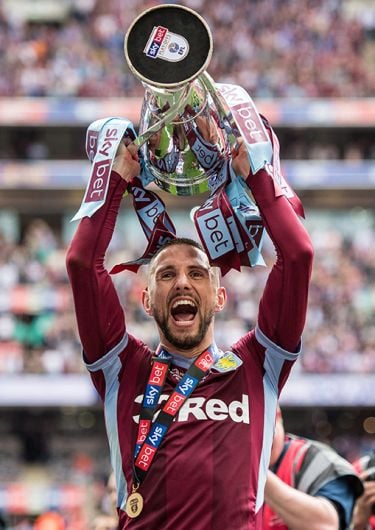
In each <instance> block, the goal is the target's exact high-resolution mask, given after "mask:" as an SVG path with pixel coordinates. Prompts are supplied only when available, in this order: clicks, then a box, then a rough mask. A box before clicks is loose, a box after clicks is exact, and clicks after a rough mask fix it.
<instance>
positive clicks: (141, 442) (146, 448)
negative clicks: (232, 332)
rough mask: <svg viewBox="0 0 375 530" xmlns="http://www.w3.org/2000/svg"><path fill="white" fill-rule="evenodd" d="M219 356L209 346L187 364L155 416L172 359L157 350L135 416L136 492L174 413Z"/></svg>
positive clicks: (134, 472)
mask: <svg viewBox="0 0 375 530" xmlns="http://www.w3.org/2000/svg"><path fill="white" fill-rule="evenodd" d="M219 356H220V352H219V351H218V349H217V347H215V346H210V347H209V348H208V349H207V350H205V351H203V352H202V353H201V354H200V355H199V356H198V357H197V359H196V360H195V361H194V362H193V363H192V364H191V365H190V368H189V369H188V370H187V371H186V372H185V375H184V376H183V377H182V379H181V380H180V381H179V383H178V384H177V385H176V387H175V389H174V391H173V392H172V394H171V395H170V396H169V398H168V400H167V401H166V402H165V403H164V404H163V406H162V407H161V409H160V410H159V412H158V415H157V417H155V416H154V414H155V410H156V407H157V406H158V403H159V398H160V395H161V393H162V390H163V386H164V383H165V380H166V377H167V373H168V369H169V365H170V363H171V359H172V356H171V355H170V354H169V353H168V352H167V351H166V350H164V349H160V351H159V352H158V353H157V356H156V357H155V360H154V362H153V365H152V368H151V372H150V375H149V378H148V381H147V385H146V389H145V392H144V396H143V401H142V406H141V411H140V416H139V424H138V435H137V441H136V445H135V450H134V466H133V475H134V476H133V481H134V486H133V489H134V487H135V488H136V489H137V488H138V486H139V484H140V483H141V482H142V481H143V480H144V478H145V476H146V475H147V472H148V471H149V469H150V466H151V464H152V462H153V460H154V458H155V455H156V453H157V451H158V449H159V447H160V444H161V443H162V441H163V440H164V438H165V436H166V434H167V432H168V429H169V427H170V426H171V424H172V422H173V420H174V418H175V417H176V414H177V413H178V411H179V410H180V409H181V407H182V405H183V404H184V403H185V402H186V400H187V399H188V398H189V397H190V396H191V394H192V392H193V391H194V389H195V388H196V387H197V385H198V384H199V382H200V381H201V380H202V379H203V377H204V376H205V375H206V374H207V373H208V372H209V371H210V369H211V368H212V366H213V365H214V364H215V362H216V361H217V360H218V358H219Z"/></svg>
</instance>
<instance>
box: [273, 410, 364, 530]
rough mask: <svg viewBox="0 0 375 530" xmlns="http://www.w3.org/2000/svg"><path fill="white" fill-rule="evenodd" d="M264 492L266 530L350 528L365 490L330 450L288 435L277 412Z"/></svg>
mask: <svg viewBox="0 0 375 530" xmlns="http://www.w3.org/2000/svg"><path fill="white" fill-rule="evenodd" d="M270 464H271V465H270V470H269V471H268V474H267V482H266V488H265V503H266V505H265V509H264V520H263V528H264V530H271V529H275V530H288V528H293V530H305V529H306V528H309V530H313V529H314V530H315V529H316V530H320V529H321V528H326V529H332V530H336V529H340V530H346V529H347V528H349V525H350V522H351V518H352V513H353V508H354V504H355V500H356V499H357V498H358V497H359V496H360V495H361V494H362V492H363V487H362V483H361V481H360V479H359V478H358V476H357V475H356V473H355V471H354V468H353V467H352V466H351V465H350V464H349V462H347V461H346V460H344V459H343V458H341V457H340V456H339V455H338V454H337V453H336V452H335V451H333V449H332V448H331V447H329V446H328V445H326V444H322V443H318V442H316V441H314V440H309V439H307V438H302V437H298V436H295V435H293V434H286V433H285V430H284V426H283V420H282V415H281V410H280V408H279V409H278V411H277V415H276V427H275V434H274V440H273V445H272V452H271V461H270Z"/></svg>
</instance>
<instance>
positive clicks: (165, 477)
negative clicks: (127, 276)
mask: <svg viewBox="0 0 375 530" xmlns="http://www.w3.org/2000/svg"><path fill="white" fill-rule="evenodd" d="M211 53H212V38H211V33H210V30H209V27H208V26H207V24H206V22H205V21H204V20H203V19H202V18H201V17H200V15H198V14H197V13H195V12H194V11H192V10H190V9H188V8H185V7H182V6H178V5H174V4H173V5H172V4H171V5H169V4H165V5H161V6H158V7H154V8H152V9H149V10H147V11H145V12H144V13H142V14H141V15H140V16H139V17H138V18H137V19H136V20H135V21H134V22H133V24H132V25H131V27H130V28H129V30H128V32H127V34H126V37H125V55H126V59H127V62H128V64H129V67H130V68H131V70H132V72H133V73H134V75H136V76H137V77H138V78H139V79H140V80H141V82H142V83H143V85H144V86H145V98H144V104H143V109H142V115H141V120H140V129H139V135H138V136H137V135H136V134H135V131H134V128H133V126H132V124H131V123H130V122H129V121H128V120H126V119H122V118H106V119H103V120H98V121H97V122H94V123H93V124H92V125H91V126H90V127H89V129H88V132H87V142H86V144H87V153H88V156H89V158H90V160H91V162H92V172H91V176H90V180H89V182H88V185H87V188H86V193H85V197H84V199H83V202H82V205H81V207H80V209H79V212H78V213H77V214H76V216H75V219H82V220H81V221H80V224H79V226H78V229H77V231H76V234H75V236H74V238H73V240H72V243H71V245H70V248H69V250H68V255H67V267H68V272H69V277H70V281H71V285H72V289H73V295H74V301H75V308H76V315H77V321H78V328H79V332H80V336H81V341H82V345H83V351H84V361H85V363H86V366H87V368H88V370H89V371H90V374H91V377H92V379H93V382H94V385H95V387H96V389H97V390H98V392H99V394H100V396H101V398H102V400H103V402H104V409H105V420H106V430H107V434H108V438H109V445H110V453H111V463H112V466H113V469H114V472H115V475H116V486H117V507H118V514H119V529H121V530H122V529H125V528H138V529H143V530H145V529H147V530H153V529H154V530H161V529H163V530H170V529H172V528H173V530H175V529H178V530H187V529H189V530H230V529H233V530H245V529H250V528H251V529H261V528H262V506H263V500H264V498H263V497H264V485H265V480H266V476H267V469H268V464H269V458H270V452H271V445H272V439H273V430H274V425H275V416H276V408H277V401H278V397H279V393H280V391H281V389H282V387H283V385H284V383H285V381H286V379H287V377H288V374H289V372H290V369H291V367H292V365H293V363H294V361H295V360H296V358H297V357H298V353H299V351H300V344H301V334H302V330H303V327H304V323H305V315H306V306H307V292H308V283H309V279H310V273H311V265H312V254H313V251H312V246H311V242H310V239H309V236H308V234H307V233H306V231H305V229H304V227H303V225H302V224H301V222H300V220H299V219H298V215H297V213H301V212H302V208H301V205H300V203H299V201H298V198H297V197H296V195H295V194H294V193H293V191H292V190H291V189H290V187H289V186H288V185H287V183H286V181H285V180H284V179H283V177H282V175H281V172H280V162H279V154H278V142H277V138H276V136H275V135H274V133H273V131H272V129H271V127H270V126H269V124H268V122H267V121H266V120H265V119H264V118H261V117H260V116H259V114H258V113H257V111H256V109H255V106H254V104H253V102H252V100H251V98H250V97H249V96H248V95H247V94H246V92H245V91H244V90H243V89H242V88H241V87H237V86H233V85H219V84H215V82H214V81H213V80H212V79H211V78H210V77H209V75H208V74H207V73H206V71H205V70H206V68H207V66H208V64H209V60H210V58H211ZM151 182H154V183H155V184H156V185H158V186H159V187H160V188H162V189H164V190H166V191H168V192H169V193H174V194H176V195H179V196H184V195H193V194H194V195H195V194H198V193H201V192H208V198H207V199H206V200H205V202H204V203H203V204H202V206H201V207H200V208H198V209H197V211H196V213H195V224H196V228H197V231H198V235H199V238H200V240H201V244H200V243H197V242H195V241H192V240H190V239H185V238H183V237H177V236H176V233H175V229H174V226H173V222H172V220H171V219H170V217H169V216H168V214H167V212H166V210H165V207H164V204H163V203H162V201H161V200H160V199H159V198H158V196H157V195H156V194H155V193H154V192H153V191H151V189H150V187H149V184H150V183H151ZM125 192H128V193H130V194H131V195H132V196H133V204H134V207H135V210H136V212H137V214H138V217H139V220H140V223H141V226H142V228H143V230H144V232H145V235H146V237H147V239H148V246H147V249H146V251H145V253H144V254H143V256H142V257H141V258H139V259H137V260H135V261H133V262H128V263H125V264H120V265H118V266H116V267H114V269H112V271H111V273H116V272H119V271H121V270H124V269H130V270H132V271H137V269H138V267H139V266H140V265H142V264H146V263H147V264H148V282H147V283H148V284H147V286H145V289H144V291H143V296H142V304H143V307H144V310H145V311H146V313H147V314H148V315H150V316H151V317H153V318H154V319H155V322H156V325H157V328H158V331H159V337H160V344H159V347H158V348H157V350H156V352H154V351H151V350H150V348H149V347H148V346H146V345H145V344H144V343H143V342H141V340H139V339H138V338H136V337H134V336H132V335H131V334H130V333H128V332H127V330H126V324H125V316H124V311H123V309H122V306H121V304H120V301H119V298H118V296H117V293H116V290H115V287H114V285H113V282H112V279H111V276H110V274H111V273H110V272H108V271H107V270H106V269H105V267H104V258H105V254H106V251H107V248H108V245H109V243H110V240H111V237H112V234H113V231H114V228H115V223H116V218H117V214H118V211H119V208H120V203H121V199H122V197H123V195H124V193H125ZM181 200H183V198H182V199H181ZM295 210H296V211H297V213H296V211H295ZM263 227H264V228H265V229H266V230H267V232H268V234H269V236H270V237H271V239H272V241H273V243H274V245H275V248H276V251H277V261H276V263H275V265H274V266H273V268H272V270H271V272H270V274H269V277H268V280H267V284H266V286H265V289H264V293H263V297H262V300H261V302H260V307H259V315H258V324H257V326H256V328H255V329H254V330H250V331H249V333H248V334H246V335H245V336H244V337H242V338H241V339H240V340H239V341H238V342H237V343H236V344H234V345H233V347H232V348H231V350H230V351H227V352H223V351H221V350H220V348H219V346H218V345H217V344H216V343H215V338H214V315H215V313H217V312H219V311H222V310H223V309H224V306H225V302H226V292H225V289H224V287H222V286H221V285H220V277H219V276H220V275H219V269H220V270H221V273H222V274H225V273H226V272H227V271H228V270H230V269H231V268H235V269H237V270H240V269H241V266H253V265H256V264H262V257H261V252H260V251H261V242H262V230H263ZM124 305H125V306H126V301H125V304H124Z"/></svg>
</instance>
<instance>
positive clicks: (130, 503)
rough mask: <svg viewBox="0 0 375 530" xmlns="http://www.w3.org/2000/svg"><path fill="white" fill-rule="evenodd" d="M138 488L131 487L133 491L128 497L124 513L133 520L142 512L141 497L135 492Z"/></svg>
mask: <svg viewBox="0 0 375 530" xmlns="http://www.w3.org/2000/svg"><path fill="white" fill-rule="evenodd" d="M137 489H138V486H134V485H133V491H132V492H131V494H130V495H129V497H128V499H127V501H126V506H125V511H126V513H127V515H128V516H129V517H131V518H132V519H134V518H135V517H138V515H139V514H140V513H141V512H142V510H143V497H142V495H141V494H140V493H138V492H137Z"/></svg>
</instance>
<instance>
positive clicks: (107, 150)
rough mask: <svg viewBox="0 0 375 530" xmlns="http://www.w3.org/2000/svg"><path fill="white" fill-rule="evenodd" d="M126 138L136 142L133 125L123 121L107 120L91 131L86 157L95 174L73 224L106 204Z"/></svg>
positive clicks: (90, 128) (88, 133) (89, 129)
mask: <svg viewBox="0 0 375 530" xmlns="http://www.w3.org/2000/svg"><path fill="white" fill-rule="evenodd" d="M125 134H129V135H130V136H131V137H133V138H135V131H134V128H133V124H132V123H131V122H130V121H129V120H124V119H123V118H103V119H101V120H96V121H94V122H93V123H91V125H90V126H89V127H88V129H87V132H86V154H87V157H88V159H89V160H90V162H92V166H91V174H90V178H89V180H88V183H87V186H86V191H85V195H84V197H83V200H82V203H81V206H80V208H79V210H78V212H77V213H76V214H75V216H74V217H73V219H72V221H77V220H78V219H82V217H86V216H87V217H91V216H92V215H93V214H94V213H95V212H96V211H97V210H99V208H101V207H102V206H103V204H104V203H105V199H106V197H107V192H108V186H109V179H110V175H111V170H112V164H113V160H114V158H115V155H116V152H117V149H118V146H119V145H120V142H121V141H122V139H123V137H124V135H125Z"/></svg>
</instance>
